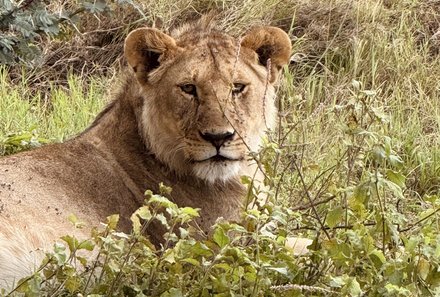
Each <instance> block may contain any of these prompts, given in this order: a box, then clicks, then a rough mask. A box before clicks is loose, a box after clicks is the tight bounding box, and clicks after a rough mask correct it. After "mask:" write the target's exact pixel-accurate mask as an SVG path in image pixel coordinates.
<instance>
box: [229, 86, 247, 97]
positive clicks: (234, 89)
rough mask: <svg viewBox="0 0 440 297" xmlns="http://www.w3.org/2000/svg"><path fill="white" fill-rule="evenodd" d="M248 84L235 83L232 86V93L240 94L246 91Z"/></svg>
mask: <svg viewBox="0 0 440 297" xmlns="http://www.w3.org/2000/svg"><path fill="white" fill-rule="evenodd" d="M245 87H246V86H245V85H244V84H234V86H233V87H232V95H238V94H240V93H242V92H243V91H244V88H245Z"/></svg>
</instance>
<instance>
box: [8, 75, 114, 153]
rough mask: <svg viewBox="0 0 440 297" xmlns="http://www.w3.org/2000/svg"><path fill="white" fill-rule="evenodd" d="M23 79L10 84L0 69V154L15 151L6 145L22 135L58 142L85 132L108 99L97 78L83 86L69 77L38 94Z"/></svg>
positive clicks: (82, 83)
mask: <svg viewBox="0 0 440 297" xmlns="http://www.w3.org/2000/svg"><path fill="white" fill-rule="evenodd" d="M23 77H24V78H23V80H22V81H21V82H20V83H19V84H13V83H12V82H11V81H9V79H8V73H7V71H6V70H5V69H0V107H1V108H0V152H1V151H2V150H3V152H4V153H5V152H8V151H9V152H13V151H15V150H14V148H10V149H9V150H7V149H6V148H5V146H6V144H7V143H9V144H10V143H11V141H10V140H11V139H13V138H14V137H16V136H17V135H23V134H28V135H30V136H29V137H32V136H36V137H37V138H36V139H44V140H47V141H50V142H61V141H63V140H65V139H67V138H69V137H71V136H73V135H74V134H76V133H78V132H80V131H82V130H84V129H85V128H86V127H87V126H88V125H89V124H90V123H91V121H92V120H93V118H94V117H95V116H96V114H97V113H98V112H99V111H100V110H101V109H102V107H103V106H104V104H105V102H106V100H107V98H106V96H105V84H104V82H103V80H101V79H99V78H96V79H91V80H90V81H88V82H87V83H85V82H84V81H83V80H82V79H81V78H80V77H78V76H70V77H69V79H68V82H67V86H66V87H61V86H52V88H51V90H49V91H47V90H42V91H39V90H38V89H37V90H36V89H35V88H30V87H29V86H28V85H27V82H26V79H25V77H26V76H25V75H23ZM29 137H28V138H29ZM23 140H24V141H28V140H29V139H26V137H25V138H24V139H23ZM19 146H20V143H17V148H19Z"/></svg>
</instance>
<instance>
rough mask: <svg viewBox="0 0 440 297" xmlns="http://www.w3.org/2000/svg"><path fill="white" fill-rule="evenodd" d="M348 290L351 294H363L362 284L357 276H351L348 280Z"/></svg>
mask: <svg viewBox="0 0 440 297" xmlns="http://www.w3.org/2000/svg"><path fill="white" fill-rule="evenodd" d="M347 291H348V293H349V294H350V296H353V297H357V296H361V295H362V290H361V285H360V284H359V283H358V281H357V280H356V278H355V277H350V278H349V280H348V282H347Z"/></svg>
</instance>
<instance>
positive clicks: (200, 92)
mask: <svg viewBox="0 0 440 297" xmlns="http://www.w3.org/2000/svg"><path fill="white" fill-rule="evenodd" d="M269 28H271V29H276V28H272V27H269ZM140 30H144V31H143V32H142V35H141V36H142V38H139V37H137V38H136V39H134V42H135V43H134V44H135V45H134V46H133V45H132V47H131V48H136V47H140V45H139V42H140V41H139V40H141V42H143V43H147V44H148V40H147V39H148V38H147V39H146V38H145V34H149V35H148V36H149V37H150V38H151V34H154V35H155V36H154V37H156V38H157V36H160V37H161V38H160V41H162V44H161V45H159V46H158V41H157V40H155V42H151V40H150V43H154V44H155V45H156V47H159V48H160V47H162V48H166V49H167V50H166V51H164V52H161V53H160V55H158V54H157V53H156V57H155V59H156V62H155V63H152V62H151V61H152V60H151V59H152V58H154V57H153V56H154V54H151V55H150V56H148V57H145V55H146V54H145V52H141V55H140V57H141V61H140V62H139V59H138V61H137V62H130V60H132V61H133V59H130V52H129V50H128V47H129V46H130V36H132V35H133V33H132V34H131V35H130V36H129V37H128V38H127V43H126V56H127V58H128V61H129V63H130V65H132V66H133V68H134V70H135V72H136V74H137V77H138V80H139V82H140V83H141V84H142V87H143V97H144V106H143V111H142V116H141V117H142V127H141V130H142V131H143V133H144V137H145V139H146V141H147V143H148V145H149V147H150V149H151V150H152V152H153V153H155V154H156V156H157V157H158V158H159V159H160V160H161V161H162V162H164V163H165V164H167V165H168V166H169V167H170V168H171V169H173V170H175V171H176V172H178V173H182V174H193V175H195V176H196V177H199V178H201V179H203V180H206V181H209V182H216V181H219V180H222V181H227V180H229V179H231V178H234V177H236V176H237V175H240V174H243V173H245V172H246V168H247V167H248V165H249V160H248V153H249V151H256V150H257V149H258V146H259V144H260V139H261V137H262V136H263V135H264V132H265V131H266V130H267V129H268V128H271V127H272V126H273V123H274V118H275V113H276V109H275V104H274V87H273V83H274V82H275V79H276V75H277V72H278V70H279V68H280V66H281V65H282V64H279V63H278V64H275V65H270V64H267V62H266V63H261V56H259V55H258V54H257V52H256V50H255V49H253V48H251V47H248V46H247V43H246V38H249V37H248V36H246V37H245V38H244V39H243V41H242V43H241V44H240V43H238V41H237V40H235V39H233V38H231V37H229V36H227V35H224V34H221V33H210V34H209V35H206V36H199V37H198V38H192V39H189V38H188V37H187V38H182V39H181V40H179V39H177V41H175V40H174V39H172V38H171V37H169V36H168V35H165V34H163V33H160V32H158V31H156V30H152V29H140ZM145 30H147V31H145ZM276 30H279V29H276ZM260 31H261V29H260ZM260 31H259V32H260ZM135 32H136V31H135ZM276 32H277V33H279V32H278V31H276ZM281 32H282V31H281ZM272 33H273V32H272ZM255 34H257V33H254V35H255ZM284 35H285V33H284ZM284 35H282V37H284V39H283V41H285V40H286V39H287V41H288V38H287V37H286V36H284ZM132 38H135V37H132ZM146 40H147V41H146ZM251 41H253V40H251ZM251 41H249V40H248V43H249V44H251ZM272 42H273V41H272ZM287 47H288V50H287V51H288V53H287V57H286V58H285V60H286V61H285V62H287V60H288V55H289V54H290V42H289V41H288V45H287ZM266 50H267V49H266ZM138 52H139V51H136V52H135V53H138ZM269 52H270V50H269ZM272 55H274V54H273V53H272ZM284 55H286V53H284ZM267 59H271V61H272V60H276V59H273V57H271V56H269V57H267ZM267 59H266V61H267ZM135 60H136V59H135ZM145 60H148V61H147V62H146V61H145ZM269 63H270V62H269ZM152 64H154V67H152V68H151V69H148V67H151V65H152ZM268 67H273V68H275V69H274V70H275V71H268Z"/></svg>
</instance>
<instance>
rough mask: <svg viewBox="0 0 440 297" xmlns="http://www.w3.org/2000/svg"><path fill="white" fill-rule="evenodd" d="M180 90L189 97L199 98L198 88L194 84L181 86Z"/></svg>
mask: <svg viewBox="0 0 440 297" xmlns="http://www.w3.org/2000/svg"><path fill="white" fill-rule="evenodd" d="M180 89H181V90H182V91H183V92H185V93H187V94H189V95H191V96H194V97H196V96H197V89H196V86H195V85H193V84H185V85H181V86H180Z"/></svg>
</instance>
